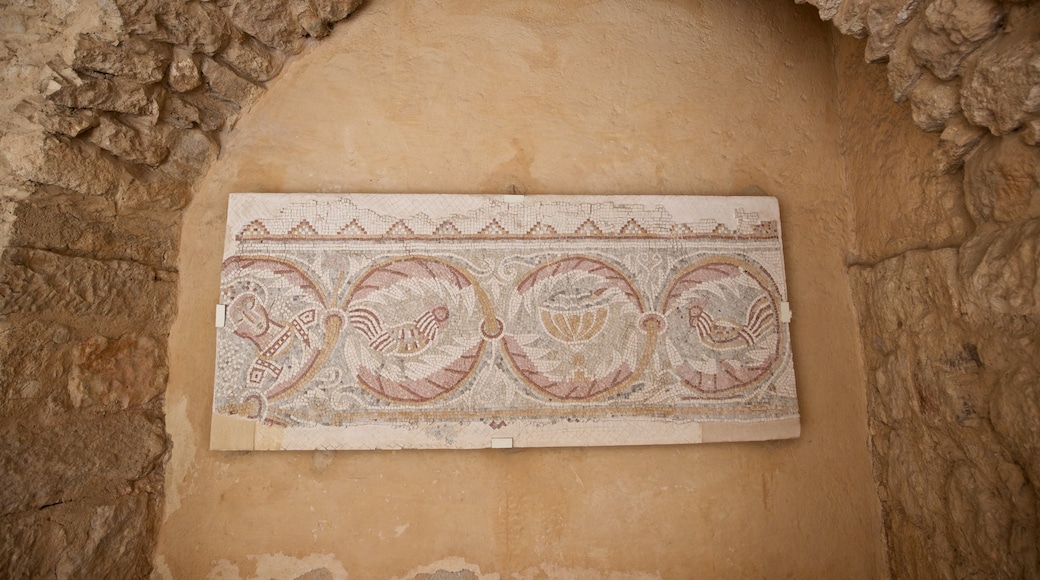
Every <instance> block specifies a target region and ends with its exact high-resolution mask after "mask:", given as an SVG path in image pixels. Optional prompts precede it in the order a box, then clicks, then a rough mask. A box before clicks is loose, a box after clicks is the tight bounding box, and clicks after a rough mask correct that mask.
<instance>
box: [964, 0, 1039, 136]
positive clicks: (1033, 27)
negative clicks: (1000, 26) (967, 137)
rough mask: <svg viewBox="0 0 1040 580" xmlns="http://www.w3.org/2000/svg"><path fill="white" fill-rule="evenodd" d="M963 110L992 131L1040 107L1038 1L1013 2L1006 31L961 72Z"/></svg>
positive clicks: (1002, 129)
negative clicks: (1036, 2) (1031, 2)
mask: <svg viewBox="0 0 1040 580" xmlns="http://www.w3.org/2000/svg"><path fill="white" fill-rule="evenodd" d="M961 103H962V105H963V107H964V114H965V116H966V117H967V118H968V120H970V121H971V122H972V123H975V124H976V125H981V126H983V127H987V128H988V129H989V130H990V131H992V132H993V134H995V135H1003V134H1005V133H1008V132H1010V131H1013V130H1015V129H1016V128H1018V127H1019V126H1021V125H1022V123H1024V122H1025V121H1026V120H1027V119H1028V118H1029V117H1030V115H1031V114H1033V113H1036V112H1037V111H1040V5H1036V4H1034V5H1032V6H1029V7H1015V8H1014V9H1012V11H1011V12H1010V13H1009V16H1008V26H1007V29H1006V34H1002V35H1001V37H1000V38H999V39H998V40H996V41H994V42H991V43H989V44H987V45H986V46H984V47H983V48H981V49H980V50H979V51H978V56H977V58H976V59H975V62H974V63H973V65H972V66H970V67H968V69H967V70H966V71H965V72H964V86H963V88H962V91H961Z"/></svg>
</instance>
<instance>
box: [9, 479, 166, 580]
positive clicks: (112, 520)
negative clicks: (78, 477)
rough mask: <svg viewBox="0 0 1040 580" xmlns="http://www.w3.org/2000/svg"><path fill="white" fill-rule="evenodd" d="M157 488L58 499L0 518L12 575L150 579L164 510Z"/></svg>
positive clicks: (15, 576)
mask: <svg viewBox="0 0 1040 580" xmlns="http://www.w3.org/2000/svg"><path fill="white" fill-rule="evenodd" d="M158 510H159V508H158V506H157V500H156V497H155V494H154V493H147V492H139V493H134V494H131V495H127V496H122V497H113V498H97V499H90V500H85V501H77V502H66V503H60V504H56V505H53V506H50V507H47V508H45V509H42V510H39V511H32V512H27V513H21V514H16V515H12V516H8V517H6V518H3V519H0V573H3V575H4V576H5V577H7V578H57V579H59V580H65V579H68V578H148V577H149V574H150V572H151V569H152V566H151V553H152V551H153V549H154V546H155V536H156V533H157V531H158V522H159V513H158Z"/></svg>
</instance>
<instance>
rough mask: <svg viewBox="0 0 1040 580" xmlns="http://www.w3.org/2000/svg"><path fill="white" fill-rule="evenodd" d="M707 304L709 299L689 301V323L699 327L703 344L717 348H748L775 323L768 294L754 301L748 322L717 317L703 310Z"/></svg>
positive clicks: (749, 309)
mask: <svg viewBox="0 0 1040 580" xmlns="http://www.w3.org/2000/svg"><path fill="white" fill-rule="evenodd" d="M706 305H707V302H706V301H703V300H698V301H695V302H693V303H691V304H690V308H689V316H690V319H689V320H690V326H692V327H693V328H696V329H697V335H698V336H699V337H700V339H701V343H703V344H704V345H705V346H708V347H710V348H713V349H716V350H728V349H734V348H748V347H750V346H752V345H753V344H755V342H757V341H758V340H759V339H760V338H762V336H764V335H765V334H766V333H767V332H768V331H769V330H770V329H771V328H772V326H773V325H774V324H775V321H774V318H775V316H776V315H775V313H774V312H773V304H772V300H771V299H770V297H769V296H761V297H760V298H759V299H758V300H755V301H754V302H753V303H752V304H751V307H750V308H748V313H747V320H746V321H745V322H737V321H735V320H729V319H725V318H719V319H715V318H714V317H713V316H712V315H711V313H710V312H708V311H706V310H705V309H704V307H705V306H706Z"/></svg>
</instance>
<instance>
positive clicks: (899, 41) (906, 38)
mask: <svg viewBox="0 0 1040 580" xmlns="http://www.w3.org/2000/svg"><path fill="white" fill-rule="evenodd" d="M920 26H921V19H920V18H915V19H914V20H911V21H910V23H909V24H907V25H906V27H905V29H904V32H903V34H901V35H899V36H898V37H897V38H896V40H895V43H894V44H893V45H892V50H891V51H890V52H889V53H888V67H887V72H888V87H889V88H890V89H892V96H893V98H894V99H895V101H896V102H897V103H902V102H903V101H905V100H906V99H907V97H909V96H910V91H911V90H913V88H914V85H915V84H917V81H918V79H920V78H921V74H922V72H923V69H922V68H921V65H919V64H917V61H916V60H914V57H913V55H912V54H911V47H910V43H911V42H912V41H913V38H914V34H916V32H917V30H918V29H919V28H920Z"/></svg>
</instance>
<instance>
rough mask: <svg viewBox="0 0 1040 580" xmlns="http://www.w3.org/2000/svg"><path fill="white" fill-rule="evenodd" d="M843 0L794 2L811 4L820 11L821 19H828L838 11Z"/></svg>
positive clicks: (796, 0) (802, 0)
mask: <svg viewBox="0 0 1040 580" xmlns="http://www.w3.org/2000/svg"><path fill="white" fill-rule="evenodd" d="M844 1H845V0H795V3H796V4H811V5H813V6H815V7H816V9H817V10H818V11H819V12H820V19H821V20H830V19H832V18H834V15H835V14H837V13H838V9H839V8H841V4H842V2H844Z"/></svg>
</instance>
